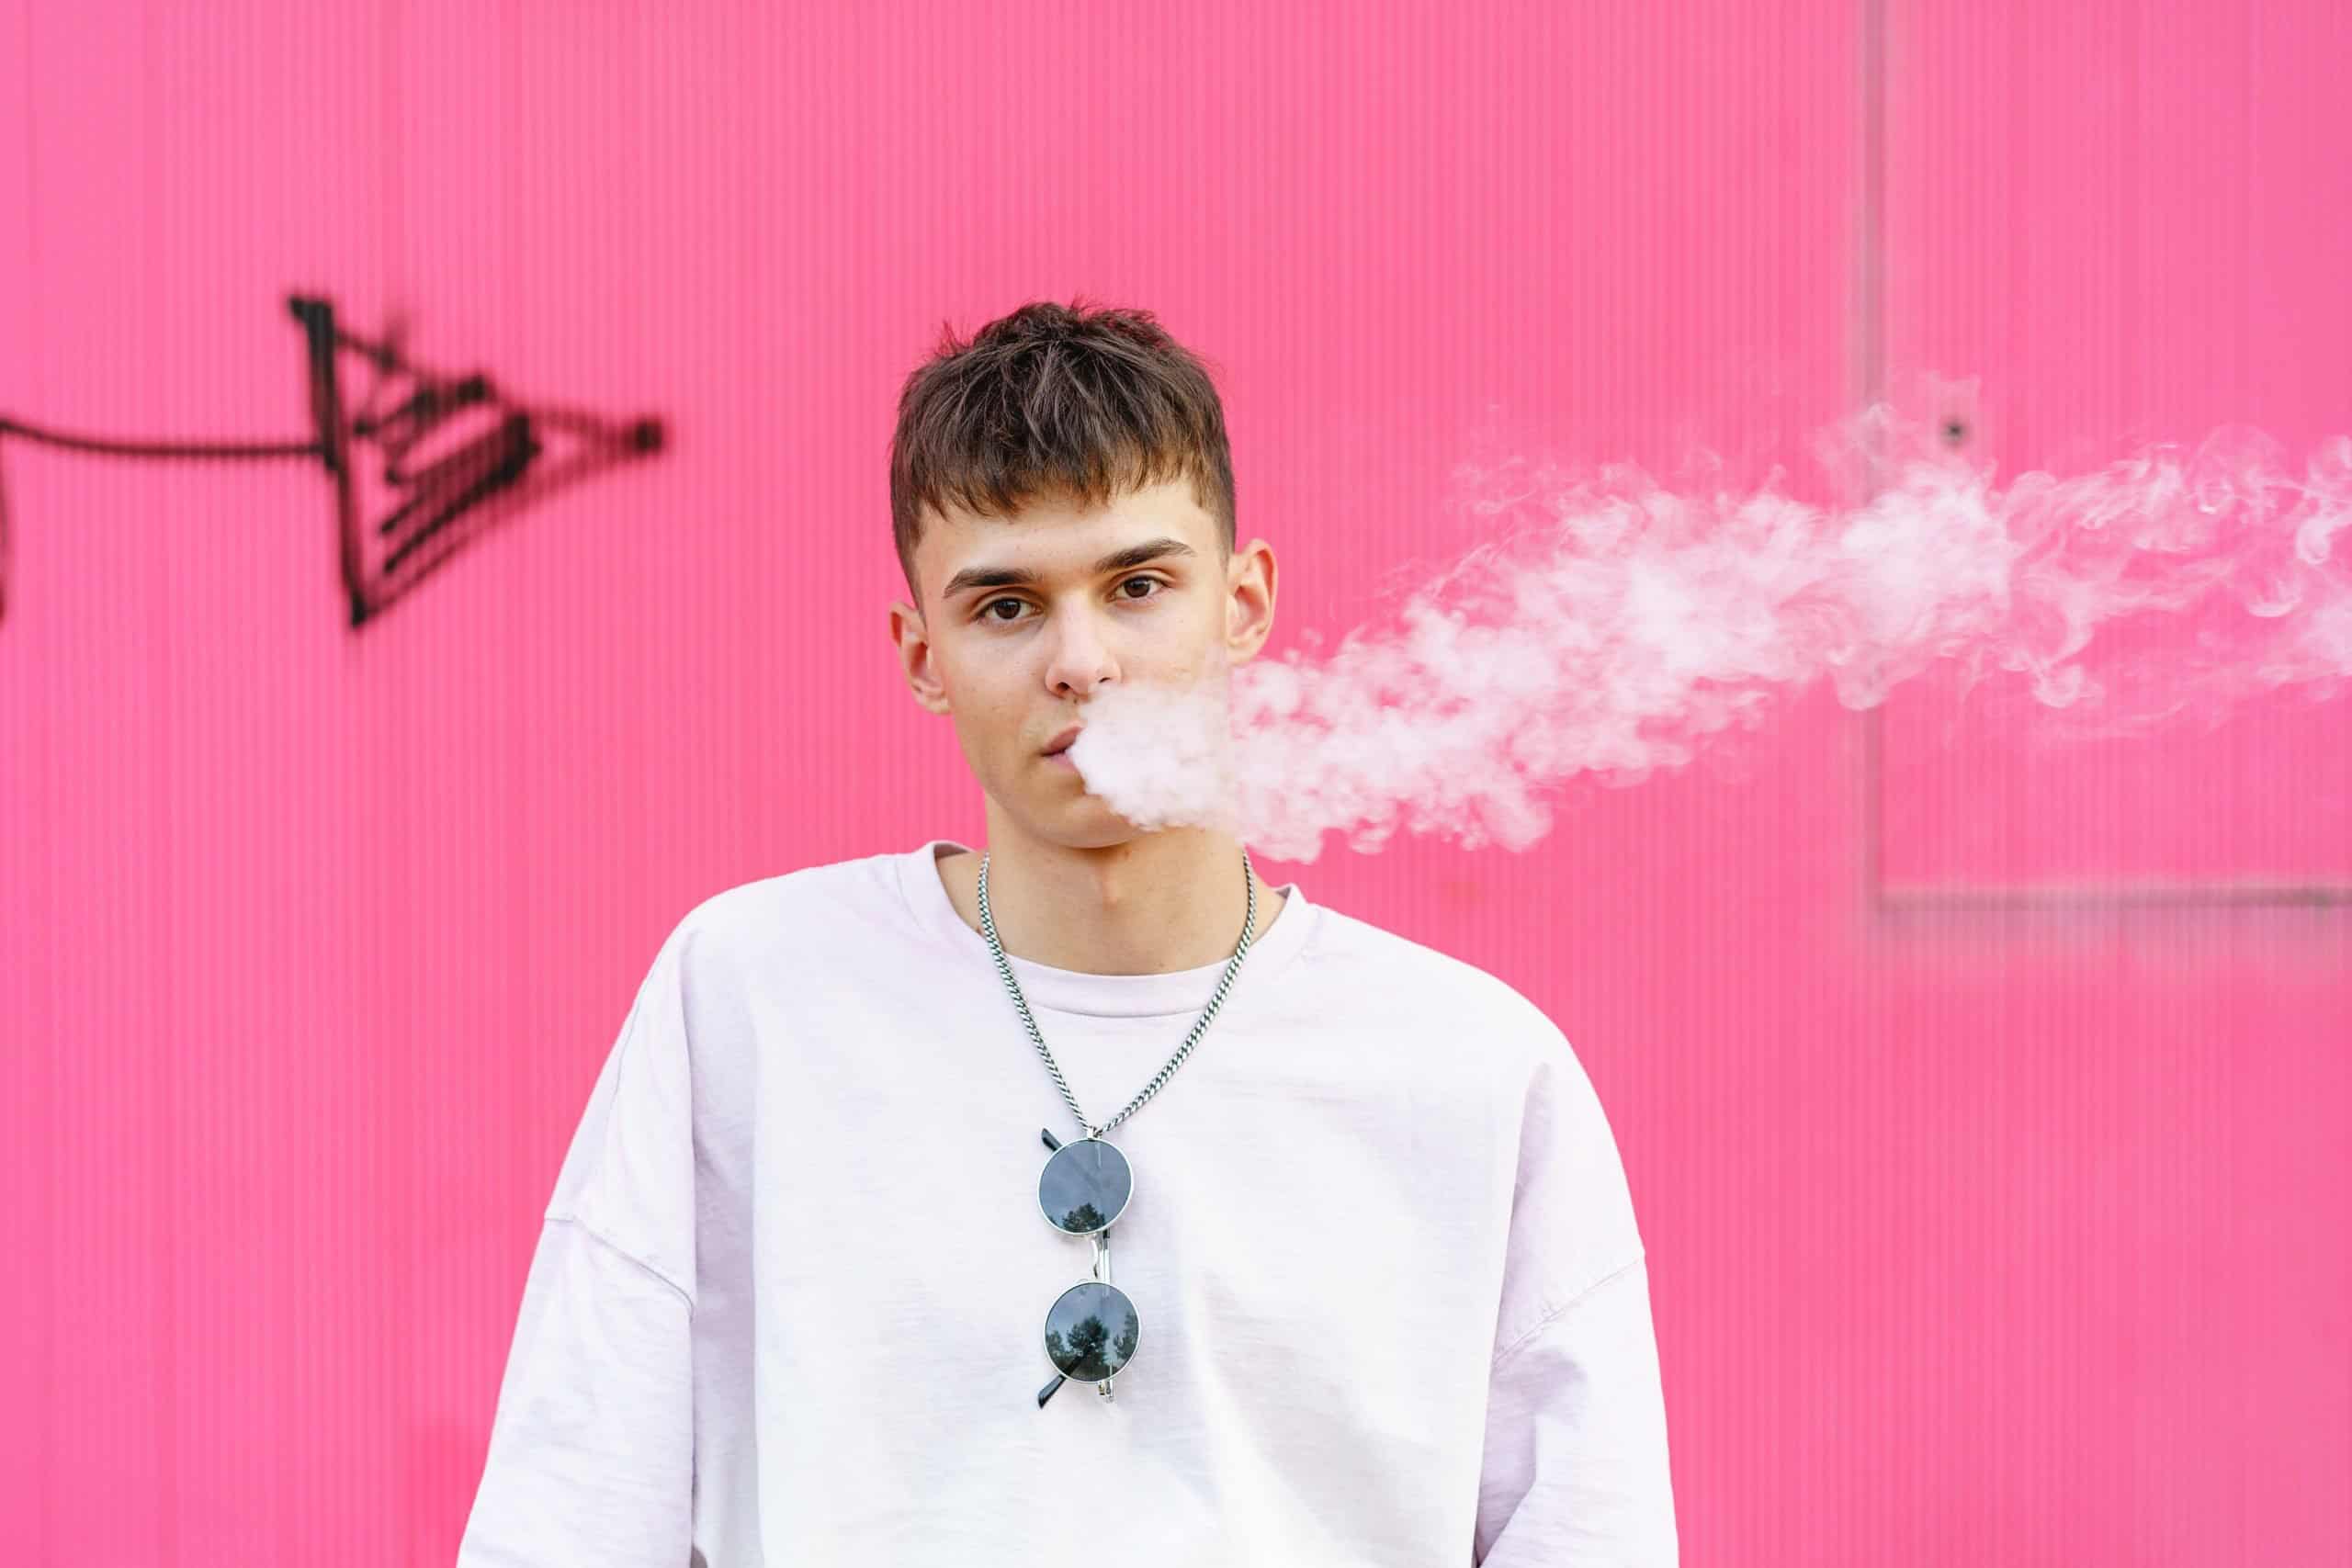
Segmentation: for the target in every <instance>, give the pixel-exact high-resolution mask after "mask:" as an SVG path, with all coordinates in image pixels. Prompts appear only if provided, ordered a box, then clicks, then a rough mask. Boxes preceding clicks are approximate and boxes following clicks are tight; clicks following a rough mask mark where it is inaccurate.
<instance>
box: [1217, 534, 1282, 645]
mask: <svg viewBox="0 0 2352 1568" xmlns="http://www.w3.org/2000/svg"><path fill="white" fill-rule="evenodd" d="M1273 629H1274V547H1273V546H1272V545H1270V544H1268V543H1266V541H1265V540H1263V539H1252V540H1250V543H1249V546H1248V547H1247V548H1244V549H1239V550H1236V551H1235V552H1234V554H1233V559H1232V560H1231V561H1230V562H1229V563H1227V567H1226V571H1225V648H1226V653H1227V658H1228V659H1229V660H1231V661H1232V662H1233V663H1236V664H1244V663H1247V662H1249V660H1250V659H1252V658H1254V657H1255V656H1256V655H1257V652H1258V649H1261V648H1262V647H1264V646H1265V642H1266V638H1267V637H1269V636H1271V635H1272V632H1273Z"/></svg>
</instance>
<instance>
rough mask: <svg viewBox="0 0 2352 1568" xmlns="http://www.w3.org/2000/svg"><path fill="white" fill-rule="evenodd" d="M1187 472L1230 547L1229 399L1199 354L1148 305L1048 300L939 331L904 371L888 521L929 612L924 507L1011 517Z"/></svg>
mask: <svg viewBox="0 0 2352 1568" xmlns="http://www.w3.org/2000/svg"><path fill="white" fill-rule="evenodd" d="M1185 478H1189V479H1191V480H1192V484H1193V502H1194V503H1195V504H1197V505H1198V506H1199V507H1200V508H1201V509H1202V510H1203V511H1204V512H1206V513H1208V514H1209V516H1210V517H1212V518H1213V519H1215V520H1216V522H1217V524H1218V525H1221V526H1222V528H1223V530H1224V538H1225V553H1226V556H1227V558H1228V559H1229V558H1231V557H1232V554H1233V547H1234V509H1233V457H1232V454H1231V452H1230V451H1229V450H1228V449H1227V445H1226V437H1225V406H1224V404H1222V403H1221V402H1219V401H1218V400H1217V395H1216V384H1215V383H1214V382H1213V381H1211V380H1210V378H1209V373H1208V370H1207V369H1206V367H1204V365H1203V364H1202V362H1201V360H1200V359H1199V358H1198V357H1196V356H1195V355H1193V354H1192V353H1191V352H1190V351H1188V350H1187V349H1185V348H1184V347H1183V346H1182V345H1181V344H1178V343H1177V342H1176V341H1175V340H1174V339H1173V338H1170V336H1169V335H1168V333H1167V332H1166V331H1165V330H1163V329H1162V328H1161V327H1160V325H1159V322H1158V321H1156V320H1155V319H1154V318H1153V316H1152V313H1151V312H1150V311H1148V310H1114V309H1100V310H1089V309H1088V308H1087V306H1086V302H1085V301H1084V300H1083V299H1074V300H1072V301H1071V302H1070V304H1069V306H1067V307H1065V306H1062V305H1058V304H1055V303H1053V302H1052V301H1050V300H1039V301H1036V302H1034V303H1031V304H1027V305H1023V306H1022V307H1021V308H1020V309H1019V310H1015V311H1013V312H1012V314H1011V315H1008V316H1003V317H1001V318H999V319H998V320H996V321H990V322H989V324H988V325H987V326H984V327H982V328H981V329H980V330H979V332H978V333H976V334H974V336H973V338H972V340H971V341H970V342H969V343H965V342H961V341H959V340H958V339H957V338H956V332H955V328H954V327H953V326H952V325H951V326H947V327H944V328H943V330H942V334H941V338H940V343H939V346H938V348H937V349H936V350H935V351H934V352H933V356H932V358H930V359H929V360H928V361H926V362H925V363H923V364H922V366H920V367H917V368H916V369H915V370H914V372H913V373H912V374H910V376H908V378H907V380H906V386H905V388H904V389H903V390H902V391H901V392H900V393H899V428H898V431H897V433H896V434H893V435H892V436H891V438H890V525H891V531H892V533H893V535H894V536H896V539H897V543H898V549H899V570H901V571H903V572H904V573H905V574H906V579H907V590H908V592H910V593H913V594H914V595H915V605H916V608H917V609H921V608H922V590H921V588H920V586H919V585H918V584H917V583H916V581H915V545H916V543H917V541H919V540H920V539H921V538H922V527H923V513H924V512H925V511H926V510H930V511H933V512H934V513H937V512H944V509H945V507H946V506H947V505H948V504H954V505H956V506H959V507H961V508H962V509H963V510H965V511H967V512H969V513H973V514H974V515H976V516H980V517H1009V516H1011V515H1012V513H1014V512H1016V511H1018V510H1020V509H1021V507H1023V505H1025V504H1027V503H1028V502H1031V501H1034V500H1037V499H1040V498H1055V499H1069V500H1074V501H1077V502H1081V503H1083V504H1086V505H1090V506H1102V505H1107V504H1108V503H1109V502H1110V501H1111V499H1112V498H1113V497H1114V495H1117V494H1119V493H1122V492H1124V491H1128V490H1140V489H1142V488H1143V487H1145V486H1147V485H1151V484H1155V483H1159V482H1160V481H1162V480H1167V479H1185Z"/></svg>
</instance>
